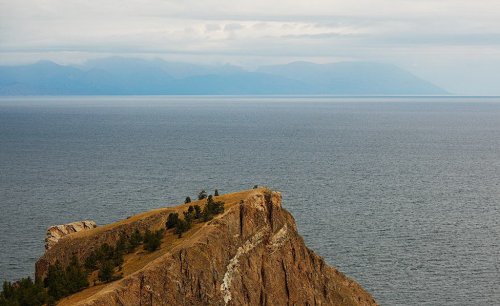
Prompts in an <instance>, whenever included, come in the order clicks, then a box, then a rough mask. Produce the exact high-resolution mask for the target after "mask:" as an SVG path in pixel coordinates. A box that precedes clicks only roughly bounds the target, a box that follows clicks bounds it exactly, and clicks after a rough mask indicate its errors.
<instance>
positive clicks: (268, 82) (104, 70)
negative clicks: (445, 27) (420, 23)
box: [0, 58, 447, 95]
mask: <svg viewBox="0 0 500 306" xmlns="http://www.w3.org/2000/svg"><path fill="white" fill-rule="evenodd" d="M206 94H212V95H219V94H231V95H239V94H244V95H252V94H255V95H260V94H267V95H272V94H332V95H405V94H407V95H439V94H447V92H446V91H445V90H443V89H441V88H439V87H437V86H435V85H433V84H431V83H429V82H427V81H425V80H422V79H420V78H418V77H416V76H414V75H412V74H411V73H409V72H407V71H405V70H403V69H401V68H399V67H396V66H392V65H387V64H378V63H367V62H343V63H334V64H314V63H308V62H294V63H290V64H286V65H275V66H264V67H260V68H258V69H257V70H256V71H247V70H244V69H243V68H241V67H238V66H233V65H214V66H208V65H196V64H187V63H178V62H166V61H163V60H160V59H154V60H142V59H128V58H107V59H98V60H92V61H89V62H87V63H85V64H84V65H81V66H62V65H58V64H55V63H53V62H49V61H41V62H37V63H35V64H30V65H23V66H3V67H0V95H206Z"/></svg>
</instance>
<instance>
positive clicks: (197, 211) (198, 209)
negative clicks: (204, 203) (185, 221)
mask: <svg viewBox="0 0 500 306" xmlns="http://www.w3.org/2000/svg"><path fill="white" fill-rule="evenodd" d="M194 218H195V219H200V218H201V207H200V205H195V206H194Z"/></svg>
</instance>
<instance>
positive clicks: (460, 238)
mask: <svg viewBox="0 0 500 306" xmlns="http://www.w3.org/2000/svg"><path fill="white" fill-rule="evenodd" d="M255 184H259V185H267V186H270V187H272V188H273V189H276V190H280V191H282V193H283V198H284V206H285V207H286V208H287V209H288V210H290V211H291V212H292V213H293V215H294V216H295V218H296V220H297V224H298V228H299V231H300V233H301V234H302V235H303V237H304V239H305V241H306V243H307V245H308V246H309V247H310V248H311V249H313V250H315V251H316V252H317V253H319V254H320V255H322V256H323V257H324V258H325V259H326V260H327V261H328V262H329V263H330V264H332V265H335V266H337V267H338V268H339V269H340V270H341V271H343V272H345V273H346V274H347V275H349V276H351V277H353V278H354V279H356V280H357V281H358V282H359V283H361V284H362V286H364V287H365V288H366V289H367V290H368V291H370V292H371V293H372V294H373V295H374V297H375V298H376V299H377V300H378V301H379V302H380V303H381V304H383V305H493V304H496V305H500V99H498V98H410V97H408V98H329V97H322V98H317V97H312V98H308V97H302V98H291V97H280V98H264V97H261V98H253V97H239V98H236V97H169V98H166V97H151V98H148V97H126V98H124V97H112V98H100V97H92V98H2V99H0V209H1V213H0V245H1V247H0V280H4V279H8V280H13V279H16V278H19V277H22V276H25V275H29V274H31V273H33V271H34V263H35V261H36V259H37V257H38V256H40V255H41V254H42V252H43V250H44V247H43V239H44V236H45V231H46V228H47V227H48V226H50V225H53V224H61V223H66V222H71V221H75V220H83V219H92V220H95V221H96V222H97V223H98V224H105V223H109V222H113V221H116V220H119V219H122V218H126V217H127V216H130V215H133V214H135V213H138V212H142V211H145V210H149V209H152V208H157V207H161V206H164V205H172V204H177V203H180V202H182V200H183V199H184V198H185V197H186V196H188V195H189V196H192V197H194V196H195V195H196V194H197V192H198V191H199V190H201V189H206V190H209V191H210V190H213V189H215V188H217V189H219V191H221V192H232V191H238V190H240V189H248V188H251V187H252V186H253V185H255Z"/></svg>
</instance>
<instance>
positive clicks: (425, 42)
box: [0, 0, 500, 94]
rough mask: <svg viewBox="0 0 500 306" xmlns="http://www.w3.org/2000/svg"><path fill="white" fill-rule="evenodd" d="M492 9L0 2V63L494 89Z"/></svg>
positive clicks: (150, 0) (374, 0)
mask: <svg viewBox="0 0 500 306" xmlns="http://www.w3.org/2000/svg"><path fill="white" fill-rule="evenodd" d="M499 12H500V2H499V1H498V0H478V1H465V0H439V1H437V0H432V1H431V0H419V1H412V0H351V1H337V0H334V1H332V0H312V1H297V0H287V1H282V0H277V1H263V0H255V1H240V0H231V1H229V0H206V1H192V0H187V1H186V0H183V1H180V0H179V1H177V0H167V1H165V0H132V1H117V0H102V1H95V0H93V1H88V0H87V1H84V0H73V1H67V0H20V1H8V0H0V64H18V63H23V62H33V61H36V60H40V59H50V60H55V61H57V62H59V63H63V64H64V63H75V62H82V61H85V60H87V59H92V58H99V57H105V56H110V55H120V56H134V57H158V58H163V59H170V60H184V61H190V62H200V63H208V62H210V63H214V62H218V63H221V62H230V63H233V64H240V65H244V66H246V67H255V66H257V65H262V64H274V63H285V62H290V61H293V60H311V61H315V62H321V63H325V62H336V61H345V60H362V61H379V62H388V63H394V64H397V65H400V66H403V67H405V68H407V69H410V70H412V71H414V72H415V73H417V74H420V75H421V76H423V77H425V78H427V79H430V80H432V81H434V82H436V83H438V84H440V85H443V87H445V88H447V89H449V90H451V91H455V92H457V90H456V89H459V91H458V92H460V91H461V92H462V93H471V94H473V93H477V94H494V93H497V94H500V92H496V91H498V89H496V87H497V86H496V84H495V83H496V82H495V81H496V80H498V79H500V73H498V72H497V71H499V70H500V18H499V17H500V13H499ZM460 71H463V73H459V72H460ZM464 85H466V87H464Z"/></svg>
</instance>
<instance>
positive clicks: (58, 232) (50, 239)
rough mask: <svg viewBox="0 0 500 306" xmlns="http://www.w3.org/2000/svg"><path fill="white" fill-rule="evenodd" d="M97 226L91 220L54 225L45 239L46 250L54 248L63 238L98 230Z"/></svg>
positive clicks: (48, 230)
mask: <svg viewBox="0 0 500 306" xmlns="http://www.w3.org/2000/svg"><path fill="white" fill-rule="evenodd" d="M96 227H97V224H96V223H95V222H94V221H91V220H85V221H77V222H71V223H68V224H62V225H53V226H51V227H49V228H48V229H47V235H46V237H45V249H46V250H48V249H50V248H51V247H53V246H54V245H55V244H56V243H57V242H58V241H59V239H61V238H62V237H64V236H66V235H68V234H71V233H76V232H81V231H85V230H89V229H93V228H96Z"/></svg>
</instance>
